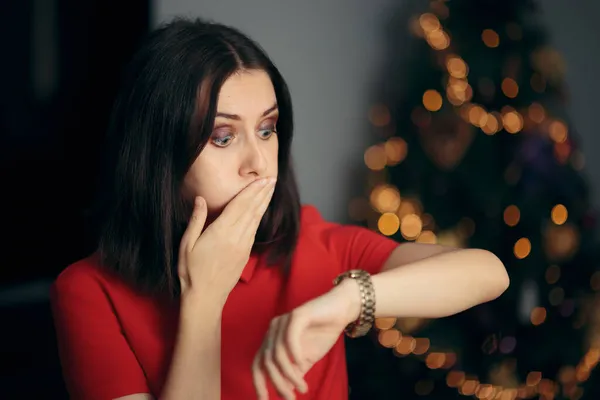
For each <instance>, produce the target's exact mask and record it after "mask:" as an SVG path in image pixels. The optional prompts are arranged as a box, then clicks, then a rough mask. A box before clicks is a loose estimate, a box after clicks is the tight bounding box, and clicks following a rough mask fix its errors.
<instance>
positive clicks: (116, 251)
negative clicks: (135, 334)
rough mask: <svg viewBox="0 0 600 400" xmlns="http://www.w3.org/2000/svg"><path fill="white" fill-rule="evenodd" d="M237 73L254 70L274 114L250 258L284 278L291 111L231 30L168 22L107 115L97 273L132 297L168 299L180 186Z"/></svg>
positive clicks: (173, 286)
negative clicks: (261, 211)
mask: <svg viewBox="0 0 600 400" xmlns="http://www.w3.org/2000/svg"><path fill="white" fill-rule="evenodd" d="M240 70H263V71H265V72H266V73H267V74H268V75H269V76H270V78H271V81H272V83H273V86H274V88H275V94H276V97H277V103H278V107H279V120H278V124H277V130H278V140H279V153H278V163H279V176H278V181H277V185H276V187H275V192H274V194H273V198H272V200H271V203H270V205H269V207H268V209H267V211H266V213H265V215H264V217H263V219H262V221H261V223H260V226H259V228H258V232H257V235H256V242H255V246H254V249H253V251H261V252H264V251H266V252H267V262H268V263H269V264H271V265H273V264H278V265H282V266H283V268H284V272H286V271H287V270H288V269H289V266H290V262H291V257H292V254H293V252H294V249H295V247H296V242H297V240H298V234H299V224H300V199H299V195H298V189H297V184H296V180H295V177H294V173H293V170H292V165H291V154H290V150H291V149H290V148H291V142H292V131H293V116H292V103H291V99H290V94H289V91H288V88H287V85H286V83H285V81H284V79H283V77H282V76H281V74H280V73H279V71H278V70H277V68H276V67H275V66H274V65H273V62H272V61H271V60H270V59H269V58H268V56H267V55H266V54H265V52H264V51H263V50H262V49H261V48H260V47H259V45H258V44H256V43H255V42H254V41H252V40H251V39H250V38H248V37H247V36H245V35H244V34H242V33H241V32H239V31H238V30H236V29H234V28H231V27H227V26H224V25H221V24H217V23H212V22H206V21H202V20H200V19H197V20H185V19H177V20H174V21H172V22H170V23H168V24H166V25H164V26H162V27H160V28H159V29H157V30H155V31H153V32H152V33H151V34H150V35H149V36H148V38H147V40H146V41H145V42H144V43H143V45H142V46H141V48H140V49H139V51H138V52H137V53H136V54H135V55H134V57H133V59H132V61H131V63H130V64H129V66H128V68H127V69H126V72H125V75H124V81H123V84H122V86H121V90H120V92H119V94H118V96H117V99H116V102H115V104H114V107H113V111H112V114H111V119H110V123H109V129H108V133H107V141H106V149H105V155H106V158H105V165H104V168H103V171H104V173H105V174H104V178H103V179H101V190H100V192H99V195H100V197H99V202H98V203H97V205H98V207H97V208H96V211H97V212H96V213H95V218H96V221H97V222H99V223H100V225H99V228H98V247H97V253H98V255H99V256H100V261H101V263H102V265H104V266H106V267H108V268H111V269H113V270H115V271H116V272H117V273H118V274H120V275H121V276H122V277H123V278H125V279H126V280H128V281H130V282H132V283H133V284H135V285H136V286H137V287H138V288H140V289H143V290H147V291H150V292H155V293H157V292H158V293H165V292H166V293H168V294H170V295H172V296H177V295H178V294H179V292H180V287H179V279H178V277H177V261H178V260H177V256H178V247H179V242H180V240H181V237H182V235H183V232H184V230H185V228H186V226H187V222H188V218H189V215H190V212H191V205H190V204H189V201H186V200H185V199H184V197H183V195H182V184H183V178H184V176H185V174H186V172H187V171H188V170H189V168H190V167H191V165H192V164H193V162H194V160H195V159H196V158H197V157H198V155H199V154H200V152H201V151H202V149H203V148H204V146H205V145H206V144H207V142H208V141H209V139H210V136H211V133H212V129H213V125H214V120H215V114H216V111H217V110H216V105H217V99H218V95H219V91H220V89H221V86H222V85H223V83H224V82H225V80H226V79H227V78H228V77H230V76H231V75H232V74H234V73H236V72H238V71H240Z"/></svg>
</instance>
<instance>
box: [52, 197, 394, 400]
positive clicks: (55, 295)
mask: <svg viewBox="0 0 600 400" xmlns="http://www.w3.org/2000/svg"><path fill="white" fill-rule="evenodd" d="M397 246H398V244H397V243H396V242H395V241H393V240H391V239H389V238H387V237H384V236H382V235H379V234H377V233H375V232H372V231H370V230H367V229H365V228H362V227H357V226H344V225H338V224H333V223H329V222H326V221H324V220H323V219H322V218H321V216H320V215H319V213H318V211H317V210H316V209H315V208H314V207H311V206H304V207H303V208H302V216H301V228H300V238H299V241H298V246H297V249H296V252H295V255H294V257H293V261H292V268H291V272H290V273H291V276H290V279H289V280H288V281H287V284H285V283H284V281H283V280H282V276H281V273H280V270H279V269H278V268H273V267H266V266H265V265H264V262H263V260H262V259H261V258H260V257H257V256H252V257H251V258H250V260H249V262H248V264H247V265H246V267H245V269H244V271H243V273H242V276H241V279H240V281H239V282H238V284H237V285H236V286H235V288H234V289H233V291H232V292H231V294H230V295H229V298H228V300H227V303H226V305H225V308H224V310H223V317H222V340H221V358H222V362H221V369H222V372H221V387H222V389H221V398H222V399H224V400H240V399H251V398H256V395H255V391H254V387H253V385H252V373H251V364H252V360H253V358H254V356H255V354H256V352H257V350H258V348H259V346H260V344H261V342H262V340H263V338H264V335H265V333H266V332H267V329H268V326H269V322H270V321H271V319H272V318H274V317H275V316H277V315H280V314H283V313H286V312H288V311H290V310H292V309H294V308H295V307H297V306H299V305H301V304H303V303H305V302H306V301H308V300H310V299H313V298H315V297H317V296H319V295H321V294H324V293H325V292H327V291H328V290H330V289H331V287H332V280H333V279H334V278H335V277H336V276H337V275H338V274H340V273H342V272H343V271H346V270H349V269H355V268H360V269H364V270H367V271H369V272H370V273H372V274H375V273H377V272H379V270H380V269H381V267H382V266H383V264H384V263H385V261H386V260H387V258H388V257H389V255H390V254H391V252H392V251H393V250H394V249H395V248H396V247H397ZM51 301H52V308H53V314H54V319H55V325H56V330H57V336H58V345H59V352H60V357H61V363H62V367H63V373H64V377H65V382H66V385H67V389H68V391H69V393H70V395H71V397H72V398H73V399H86V400H96V399H98V400H105V399H113V398H118V397H121V396H126V395H130V394H134V393H150V394H152V395H153V396H154V397H155V398H158V397H159V394H160V393H161V390H162V387H163V385H164V382H165V378H166V375H167V372H168V369H169V364H170V359H171V354H172V350H173V346H174V339H175V333H176V329H177V326H178V302H177V301H174V300H168V299H162V298H159V297H150V296H147V295H143V294H141V293H139V292H137V291H136V290H135V289H134V288H132V287H131V286H129V285H128V284H126V283H125V282H124V281H122V280H121V279H120V278H119V277H118V276H116V275H114V274H113V273H111V272H109V271H107V270H105V269H102V268H101V267H100V266H99V265H98V263H97V261H96V259H95V258H94V257H93V256H92V257H89V258H86V259H83V260H81V261H78V262H76V263H74V264H72V265H70V266H69V267H68V268H66V269H65V270H64V271H63V272H62V273H61V274H60V276H59V277H58V279H57V280H56V282H55V284H54V286H53V288H52V291H51ZM305 379H306V381H307V383H308V386H309V393H308V394H305V395H299V396H298V397H297V398H298V399H314V400H337V399H340V400H341V399H347V398H348V377H347V372H346V357H345V349H344V341H343V337H342V335H340V338H339V340H338V341H337V343H336V344H335V345H334V346H333V348H332V349H331V350H330V351H329V353H328V354H327V355H326V356H325V357H324V358H323V359H322V360H321V361H319V362H318V363H317V364H316V365H315V366H314V367H313V368H312V369H311V370H310V371H309V372H308V373H307V375H306V377H305ZM269 392H270V396H269V397H270V398H272V399H275V398H277V396H276V393H275V391H274V389H273V387H272V386H271V387H269Z"/></svg>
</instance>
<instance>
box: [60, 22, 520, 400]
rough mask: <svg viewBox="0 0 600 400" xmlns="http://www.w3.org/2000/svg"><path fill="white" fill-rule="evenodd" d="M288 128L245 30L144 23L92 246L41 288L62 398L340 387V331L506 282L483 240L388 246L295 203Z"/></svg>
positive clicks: (287, 106) (300, 394) (353, 332)
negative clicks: (149, 29)
mask: <svg viewBox="0 0 600 400" xmlns="http://www.w3.org/2000/svg"><path fill="white" fill-rule="evenodd" d="M291 140H292V107H291V101H290V96H289V93H288V89H287V86H286V84H285V82H284V80H283V78H282V77H281V75H280V73H279V71H278V70H277V69H276V68H275V66H274V65H273V64H272V62H271V61H270V60H269V58H268V57H267V56H266V55H265V54H264V52H263V51H262V50H261V49H260V48H259V47H258V45H257V44H255V43H254V42H252V41H251V40H250V39H248V38H247V37H246V36H244V35H243V34H241V33H240V32H238V31H237V30H235V29H232V28H229V27H225V26H222V25H219V24H212V23H206V22H202V21H185V20H178V21H174V22H172V23H170V24H168V25H166V26H164V27H162V28H160V29H158V30H156V31H155V32H153V33H152V34H151V35H150V37H149V39H148V41H147V42H146V43H145V44H144V45H143V47H142V48H141V50H140V51H139V52H138V53H137V54H136V55H135V57H134V59H133V61H132V63H131V65H130V68H129V72H128V74H127V75H126V76H125V80H124V85H123V88H122V91H121V92H120V94H119V96H118V99H117V101H116V104H115V107H114V111H113V116H112V119H111V123H110V130H109V136H108V144H109V146H108V150H107V154H108V160H109V162H108V164H107V171H109V173H108V175H107V179H106V183H107V185H106V188H105V189H103V191H102V193H103V194H104V199H103V202H102V205H103V209H102V210H103V213H102V214H101V216H102V220H103V225H102V229H101V231H100V239H99V245H98V249H97V251H96V252H95V253H94V254H93V255H92V256H90V257H89V258H86V259H84V260H81V261H79V262H76V263H75V264H73V265H71V266H69V267H68V268H67V269H66V270H65V271H64V272H63V273H62V274H61V275H60V276H59V277H58V279H57V280H56V282H55V284H54V286H53V289H52V306H53V312H54V318H55V323H56V328H57V335H58V344H59V349H60V354H61V361H62V366H63V371H64V376H65V380H66V384H67V387H68V390H69V392H70V394H71V396H72V397H73V398H77V399H79V398H81V399H92V400H93V399H113V398H120V399H131V400H134V399H136V400H142V399H150V398H160V399H166V400H170V399H177V400H184V399H196V398H197V399H219V398H223V399H249V398H255V397H256V396H258V398H260V399H266V398H277V396H280V397H283V398H285V399H293V398H306V399H323V400H325V399H327V400H331V399H343V398H347V397H348V393H347V376H346V364H345V355H344V342H343V333H344V331H345V332H346V334H347V335H349V336H351V337H356V336H360V335H364V334H365V333H366V332H367V331H368V330H369V328H370V327H371V323H372V321H373V316H375V317H386V316H399V317H408V316H414V317H425V318H437V317H443V316H448V315H451V314H455V313H458V312H460V311H463V310H465V309H467V308H469V307H472V306H475V305H477V304H479V303H482V302H486V301H490V300H492V299H494V298H496V297H498V296H499V295H500V294H501V293H502V292H503V291H504V290H505V289H506V288H507V286H508V282H509V281H508V277H507V274H506V271H505V269H504V266H503V265H502V263H501V262H500V261H499V260H498V259H497V258H496V257H495V256H494V255H493V254H491V253H489V252H487V251H483V250H474V249H465V250H458V249H452V248H447V247H442V246H439V245H420V244H416V243H409V244H408V243H407V244H402V245H398V244H397V243H396V242H394V241H392V240H390V239H389V238H386V237H383V236H381V235H378V234H376V233H374V232H371V231H369V230H367V229H365V228H361V227H355V226H342V225H338V224H333V223H329V222H326V221H324V220H323V219H322V218H321V217H320V215H319V213H318V211H317V210H316V209H315V208H314V207H310V206H303V207H301V206H300V202H299V197H298V192H297V188H296V183H295V180H294V174H293V171H292V166H291V162H290V145H291ZM334 280H335V285H334V284H332V281H334Z"/></svg>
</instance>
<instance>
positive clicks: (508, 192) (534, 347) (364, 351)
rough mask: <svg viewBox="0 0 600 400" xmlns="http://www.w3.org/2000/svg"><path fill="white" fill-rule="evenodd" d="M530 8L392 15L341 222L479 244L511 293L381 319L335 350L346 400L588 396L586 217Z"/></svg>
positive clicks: (459, 1)
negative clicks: (423, 315) (347, 389)
mask: <svg viewBox="0 0 600 400" xmlns="http://www.w3.org/2000/svg"><path fill="white" fill-rule="evenodd" d="M536 11H537V9H536V5H535V3H534V2H533V1H529V0H503V1H499V0H498V1H495V0H472V1H469V0H452V1H441V0H435V1H431V2H430V3H429V4H428V9H426V10H423V11H422V12H419V13H418V14H417V15H415V16H413V17H412V18H410V19H409V20H405V21H404V20H403V21H398V19H394V20H393V23H392V27H393V28H392V29H391V31H390V43H391V46H390V50H389V54H390V58H391V60H390V63H389V65H390V69H389V71H387V72H386V74H384V77H385V78H384V79H383V80H384V84H383V85H382V87H384V90H382V91H381V95H380V100H379V102H378V103H377V104H375V105H373V107H372V108H371V109H370V110H369V118H370V121H371V123H372V125H373V130H374V132H375V134H376V135H377V137H378V141H379V142H378V143H377V144H375V145H373V146H371V147H370V148H368V149H367V150H366V152H365V157H364V161H365V164H366V166H367V167H368V169H369V178H368V185H367V186H368V188H367V189H368V190H367V195H366V196H365V198H359V199H356V200H354V201H352V203H351V204H350V207H349V210H350V215H351V216H352V217H353V218H354V219H355V220H356V221H361V222H364V223H366V224H368V226H369V227H370V228H372V229H374V230H377V231H379V232H381V233H382V234H384V235H387V236H390V237H393V238H395V239H397V240H398V241H400V242H403V241H416V242H425V243H440V244H447V245H451V246H456V247H476V248H483V249H487V250H490V251H492V252H493V253H494V254H496V255H497V256H498V257H499V258H500V259H501V260H502V261H503V262H504V264H505V265H506V267H507V270H508V273H509V275H510V278H511V286H510V288H509V290H508V291H507V292H506V293H505V294H504V295H502V296H501V298H499V299H498V300H496V301H493V302H491V303H487V304H484V305H481V306H478V307H475V308H473V309H471V310H468V311H466V312H463V313H460V314H459V315H456V316H452V317H448V318H442V319H436V320H419V319H399V320H396V319H380V320H378V321H377V329H376V331H375V332H374V336H373V337H371V338H367V339H364V340H358V341H348V357H349V365H350V370H349V373H350V385H351V396H352V397H353V398H355V399H358V398H369V399H387V398H390V399H392V398H394V399H396V398H402V399H413V398H415V399H416V398H424V397H425V398H431V399H450V398H467V397H472V396H475V397H477V398H479V399H503V400H504V399H507V400H508V399H511V400H512V399H524V398H541V399H580V398H594V399H595V398H600V394H599V393H598V389H597V386H598V385H594V379H591V376H592V374H593V373H594V367H595V366H596V364H597V363H598V361H599V359H600V341H599V339H598V338H597V337H596V336H597V333H596V332H597V331H598V330H597V329H596V325H598V323H597V322H596V321H595V319H596V316H595V314H594V312H593V310H594V309H597V308H598V307H596V306H595V303H598V301H597V300H596V299H595V291H597V290H600V273H599V272H597V270H598V266H599V265H600V264H599V263H598V260H600V258H599V254H598V250H597V248H598V246H597V245H596V244H597V237H596V235H595V232H596V227H595V218H594V215H593V212H592V210H591V208H590V202H589V195H588V188H587V184H586V181H585V179H584V177H583V175H582V169H583V167H584V158H583V155H582V153H581V152H580V151H579V150H578V148H577V140H576V139H577V138H576V133H575V131H574V127H573V126H572V124H571V123H570V121H569V118H568V115H566V113H565V102H566V101H567V98H566V97H567V96H566V90H565V86H564V82H563V78H564V68H565V66H564V61H563V59H562V58H561V56H560V54H559V53H558V52H557V51H555V50H554V49H552V47H551V46H550V45H549V42H548V39H547V36H546V34H545V32H544V30H543V29H541V28H540V26H538V25H536V19H535V14H536ZM404 18H406V17H404ZM399 19H402V17H400V18H399ZM407 30H408V32H410V33H408V35H410V36H411V37H412V39H411V41H408V42H407V41H406V40H405V38H406V37H407ZM406 53H409V54H410V56H407V55H406ZM598 304H600V303H598ZM373 341H375V342H376V343H377V345H376V346H375V351H374V350H373V344H372V343H370V342H373ZM374 352H375V355H374Z"/></svg>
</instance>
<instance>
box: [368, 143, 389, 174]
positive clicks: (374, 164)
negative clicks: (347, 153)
mask: <svg viewBox="0 0 600 400" xmlns="http://www.w3.org/2000/svg"><path fill="white" fill-rule="evenodd" d="M364 160H365V165H366V166H367V168H369V169H370V170H372V171H380V170H382V169H384V168H385V164H386V161H387V157H386V154H385V148H384V147H383V146H381V145H374V146H371V147H369V148H368V149H367V150H366V151H365V155H364Z"/></svg>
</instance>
